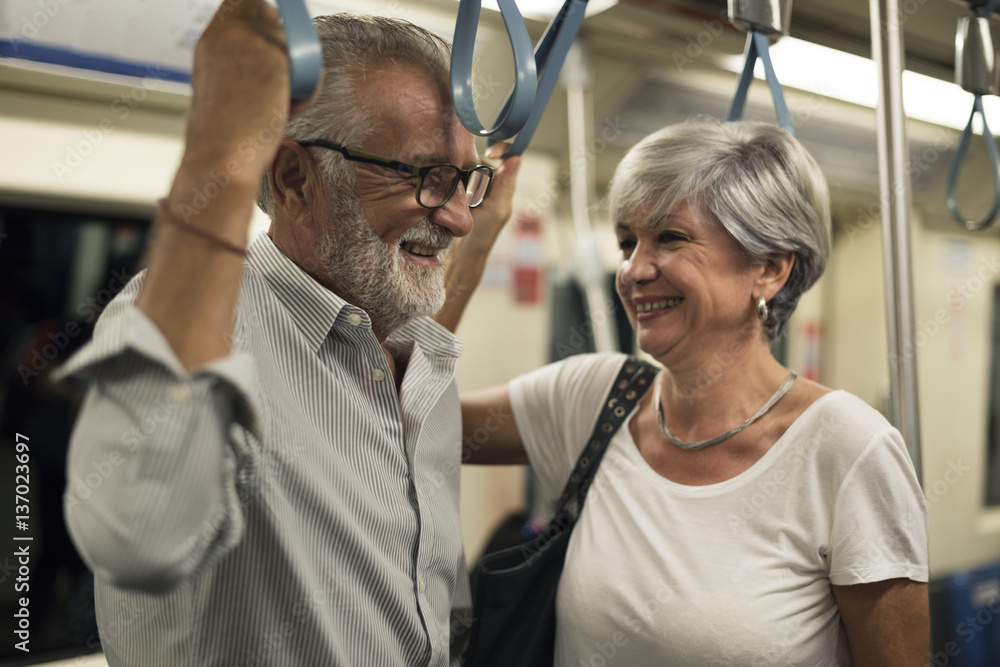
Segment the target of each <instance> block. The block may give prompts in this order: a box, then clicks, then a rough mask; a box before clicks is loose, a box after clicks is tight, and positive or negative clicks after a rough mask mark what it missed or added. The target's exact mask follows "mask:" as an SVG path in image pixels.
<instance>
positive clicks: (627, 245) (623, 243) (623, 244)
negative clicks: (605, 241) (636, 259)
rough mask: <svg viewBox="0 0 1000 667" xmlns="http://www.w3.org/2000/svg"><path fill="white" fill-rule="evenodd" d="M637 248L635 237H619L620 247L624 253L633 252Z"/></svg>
mask: <svg viewBox="0 0 1000 667" xmlns="http://www.w3.org/2000/svg"><path fill="white" fill-rule="evenodd" d="M634 248H635V241H634V240H633V239H619V240H618V249H619V250H621V251H622V252H624V253H629V252H632V250H633V249H634Z"/></svg>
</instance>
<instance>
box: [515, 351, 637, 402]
mask: <svg viewBox="0 0 1000 667" xmlns="http://www.w3.org/2000/svg"><path fill="white" fill-rule="evenodd" d="M627 359H629V356H628V355H626V354H622V353H619V352H602V353H590V354H576V355H573V356H571V357H566V358H565V359H561V360H559V361H556V362H553V363H550V364H547V365H545V366H542V367H541V368H538V369H535V370H533V371H531V372H529V373H525V374H524V375H521V376H518V377H516V378H514V379H513V380H511V382H510V385H509V388H510V395H511V399H512V402H513V404H514V406H515V408H517V407H521V408H524V409H526V410H540V409H547V410H553V409H554V410H560V411H561V410H568V411H571V412H573V411H578V410H584V411H585V412H586V413H588V414H589V413H591V412H592V413H593V414H594V415H595V416H596V414H597V409H598V406H599V405H600V404H601V403H602V402H603V400H604V397H605V396H606V395H607V393H608V391H609V390H610V388H611V383H612V382H613V381H614V379H615V377H616V376H617V375H618V371H619V369H620V368H621V367H622V365H623V364H624V363H625V361H626V360H627Z"/></svg>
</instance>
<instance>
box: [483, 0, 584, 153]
mask: <svg viewBox="0 0 1000 667" xmlns="http://www.w3.org/2000/svg"><path fill="white" fill-rule="evenodd" d="M586 12H587V0H566V2H565V3H564V4H563V6H562V8H561V9H560V10H559V13H558V14H556V16H555V18H553V19H552V22H551V23H550V24H549V27H548V28H546V29H545V34H544V35H542V39H541V41H539V42H538V47H537V48H536V49H535V64H536V66H537V68H538V71H539V72H541V75H540V78H539V81H538V89H537V91H536V92H535V100H534V105H533V106H532V109H531V115H530V116H529V117H528V120H527V122H525V124H524V127H522V128H521V131H520V132H518V134H517V139H515V140H514V143H513V144H512V145H511V147H510V148H508V149H507V152H506V153H504V157H508V156H512V155H520V154H521V153H523V152H524V150H525V149H526V148H527V147H528V144H529V143H531V138H532V137H533V136H534V134H535V130H536V129H537V128H538V122H539V121H540V120H541V119H542V114H543V113H544V112H545V107H546V105H547V104H548V103H549V98H550V97H551V96H552V91H553V90H554V89H555V86H556V81H558V80H559V72H560V71H561V70H562V67H563V64H564V63H565V62H566V54H568V53H569V50H570V47H572V46H573V40H574V39H575V38H576V33H577V32H578V31H579V30H580V24H581V23H583V16H584V14H586ZM512 102H513V94H512V95H511V96H508V98H507V102H506V103H505V104H504V107H503V109H504V110H503V111H501V112H500V113H501V116H502V115H503V114H504V112H505V111H506V110H507V109H508V108H509V107H510V106H511V104H512ZM496 141H497V138H490V140H489V142H487V143H489V144H490V145H492V144H494V143H496Z"/></svg>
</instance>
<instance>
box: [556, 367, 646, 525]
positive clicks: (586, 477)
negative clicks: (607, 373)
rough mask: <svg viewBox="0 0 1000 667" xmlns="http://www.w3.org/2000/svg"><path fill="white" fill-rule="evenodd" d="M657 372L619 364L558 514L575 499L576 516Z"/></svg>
mask: <svg viewBox="0 0 1000 667" xmlns="http://www.w3.org/2000/svg"><path fill="white" fill-rule="evenodd" d="M659 372H660V369H659V368H658V367H657V366H653V365H652V364H650V363H648V362H645V361H643V360H641V359H638V358H636V357H629V358H628V359H626V360H625V363H624V364H622V367H621V370H620V371H619V372H618V377H617V378H615V381H614V383H612V385H611V391H610V392H609V393H608V397H607V398H606V399H605V401H604V407H603V409H602V410H601V414H600V415H599V417H598V419H597V423H596V424H594V431H593V433H591V434H590V439H589V440H588V441H587V445H586V446H585V447H584V448H583V452H582V453H581V454H580V458H579V459H578V460H577V462H576V466H575V467H574V468H573V472H572V473H570V476H569V480H568V481H567V482H566V486H565V488H563V492H562V495H560V496H559V503H558V505H557V507H558V510H557V511H559V510H562V509H565V508H566V507H567V506H568V505H569V504H570V501H571V500H573V498H574V497H576V500H577V504H576V514H577V515H579V513H580V511H581V510H582V509H583V501H584V500H585V499H586V497H587V491H588V490H589V489H590V484H591V482H592V481H593V479H594V475H595V474H597V466H599V465H600V464H601V459H602V458H604V452H605V451H606V450H607V448H608V443H609V442H611V437H612V436H613V435H614V434H615V432H616V431H617V430H618V428H619V427H620V426H621V425H622V423H623V422H624V421H625V418H626V417H627V416H628V414H629V413H630V412H632V409H633V408H634V407H635V404H636V403H638V402H639V400H640V399H641V398H642V397H643V395H645V393H646V390H647V389H648V388H649V385H650V384H651V383H652V381H653V378H654V377H656V374H657V373H659Z"/></svg>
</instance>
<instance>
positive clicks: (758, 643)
mask: <svg viewBox="0 0 1000 667" xmlns="http://www.w3.org/2000/svg"><path fill="white" fill-rule="evenodd" d="M624 358H625V357H624V356H623V355H619V354H597V355H580V356H575V357H570V358H568V359H566V360H564V361H562V362H559V363H557V364H553V365H550V366H546V367H544V368H541V369H539V370H537V371H534V372H532V373H529V374H527V375H524V376H521V377H519V378H517V379H515V380H514V381H513V382H512V383H511V385H510V395H511V402H512V404H513V412H514V418H515V420H516V422H517V426H518V431H519V432H520V434H521V439H522V441H523V442H524V445H525V448H526V449H527V452H528V456H529V458H530V460H531V465H532V468H533V470H534V472H535V473H536V475H537V476H538V479H539V483H540V485H541V491H542V493H543V494H544V496H545V497H546V498H548V499H554V498H555V497H557V496H558V494H559V492H560V491H561V490H562V488H563V485H564V484H565V482H566V478H567V477H568V476H569V473H570V471H571V469H572V467H573V465H574V464H575V463H576V459H577V458H578V456H579V453H580V450H581V449H582V447H583V444H584V443H585V442H586V441H587V438H588V436H589V435H590V433H591V430H592V429H593V426H594V421H596V419H597V415H598V412H599V409H600V406H601V404H602V403H603V400H604V398H605V397H606V396H607V393H608V390H609V389H610V387H611V382H612V381H613V380H614V378H615V376H616V375H617V373H618V370H619V369H620V367H621V365H622V363H623V361H624ZM633 414H634V413H633ZM628 419H631V415H630V416H629V418H628ZM627 424H628V420H626V423H625V424H624V425H623V426H622V427H621V428H620V429H619V431H618V432H617V433H616V434H615V436H614V437H613V438H612V440H611V443H610V445H609V446H608V451H607V453H606V454H605V457H604V460H603V462H602V463H601V467H600V469H599V470H598V472H597V477H596V478H595V480H594V486H593V487H592V489H591V492H590V493H589V495H588V496H587V502H586V505H585V506H584V511H583V514H582V515H581V518H580V521H579V523H578V524H577V526H576V528H575V530H574V533H573V536H572V538H571V540H570V545H569V551H568V552H567V556H566V568H565V570H564V572H563V576H562V580H561V581H560V585H559V594H558V600H557V615H558V627H557V631H556V661H555V664H556V667H611V666H613V665H621V666H622V667H626V666H627V667H644V666H646V665H670V666H671V667H684V666H685V665H691V666H692V667H694V666H697V667H706V666H708V665H725V666H726V667H731V666H734V665H738V666H757V665H775V666H779V665H780V666H781V667H790V666H792V665H809V666H814V665H824V666H825V665H850V664H851V660H850V656H849V654H848V649H847V638H846V635H845V633H844V629H843V626H842V624H841V622H840V616H839V614H838V612H837V606H836V603H835V601H834V598H833V594H832V592H831V589H830V584H831V583H832V584H836V585H851V584H859V583H868V582H873V581H881V580H885V579H892V578H897V577H905V578H909V579H912V580H915V581H927V509H926V505H925V503H924V498H923V495H922V493H921V490H920V486H919V484H918V482H917V478H916V475H915V474H914V470H913V465H912V463H911V461H910V458H909V455H908V453H907V451H906V448H905V447H904V445H903V441H902V438H901V437H900V435H899V433H898V431H896V429H894V428H893V427H892V426H891V425H890V424H889V423H888V422H887V421H886V420H885V419H884V418H883V417H882V416H881V415H880V414H879V413H878V412H876V411H875V410H874V409H872V408H871V407H869V406H868V405H867V404H865V403H864V402H863V401H862V400H861V399H859V398H857V397H856V396H853V395H851V394H848V393H846V392H843V391H835V392H832V393H829V394H826V395H825V396H823V397H822V398H820V399H819V400H817V401H816V402H815V403H813V404H812V405H811V406H810V407H809V408H808V409H807V410H806V411H805V412H804V413H803V414H802V415H801V416H800V417H799V418H798V419H797V420H796V421H795V422H794V423H793V424H792V425H791V427H789V429H788V430H787V431H786V432H785V434H784V435H783V436H782V437H781V438H780V439H779V440H778V442H777V443H775V445H774V446H773V447H772V448H771V449H770V450H769V451H768V452H767V453H766V454H765V455H764V456H763V457H761V459H760V460H759V461H758V462H757V463H755V464H754V465H753V466H752V467H751V468H750V469H749V470H746V471H745V472H743V473H741V474H739V475H737V476H736V477H734V478H732V479H729V480H726V481H725V482H721V483H718V484H709V485H705V486H686V485H683V484H677V483H675V482H671V481H670V480H667V479H665V478H664V477H662V476H660V475H659V474H657V473H656V472H655V471H654V470H653V469H652V468H651V467H650V466H649V464H648V463H646V461H645V459H643V457H642V455H641V454H640V453H639V450H638V449H637V448H636V445H635V443H634V441H633V440H632V436H631V434H630V433H629V429H628V427H627Z"/></svg>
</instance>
